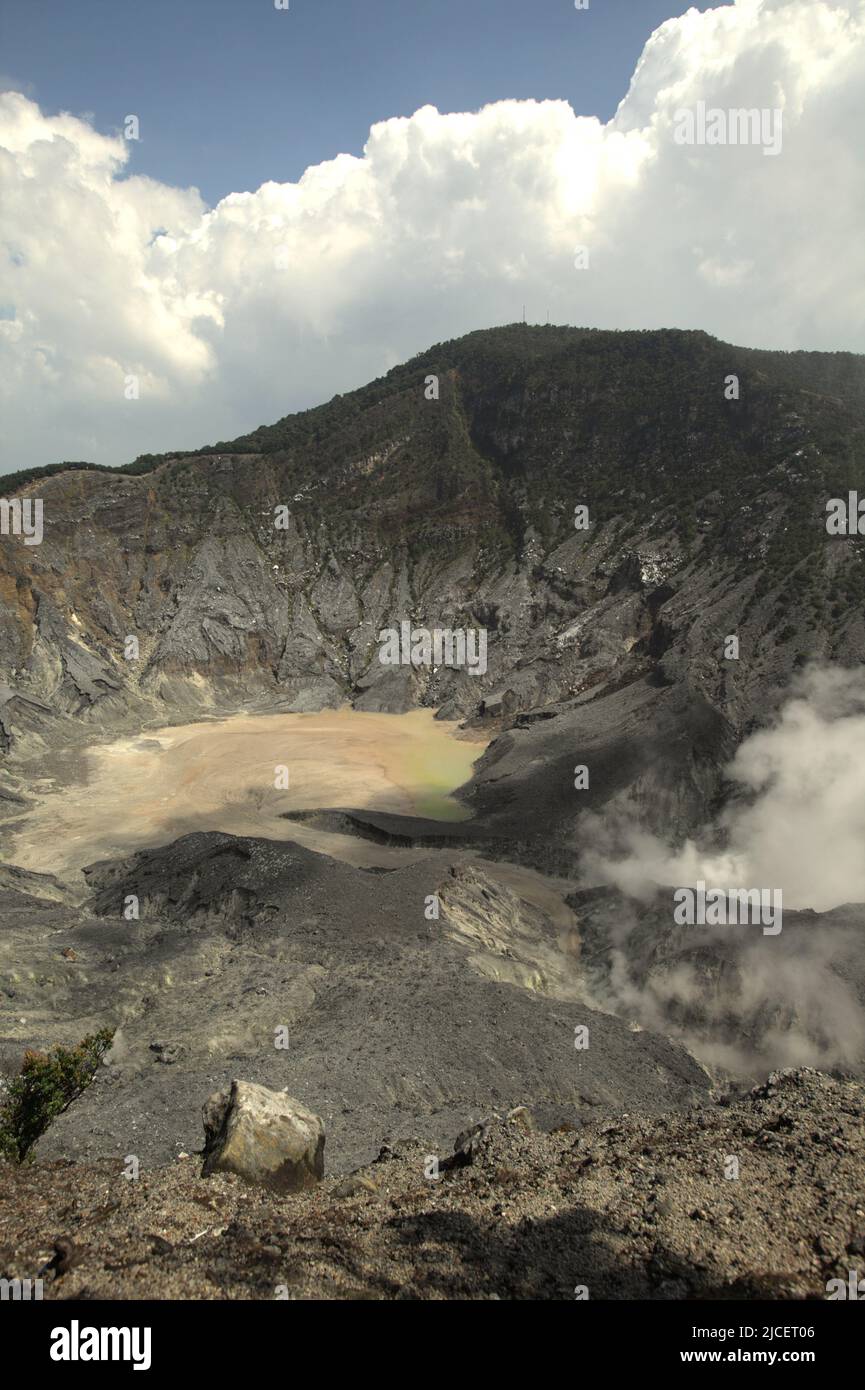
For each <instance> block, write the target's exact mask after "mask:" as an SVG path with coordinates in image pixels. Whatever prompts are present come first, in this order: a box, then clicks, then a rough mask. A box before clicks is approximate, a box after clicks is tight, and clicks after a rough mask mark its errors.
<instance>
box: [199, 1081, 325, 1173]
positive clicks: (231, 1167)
mask: <svg viewBox="0 0 865 1390" xmlns="http://www.w3.org/2000/svg"><path fill="white" fill-rule="evenodd" d="M202 1114H203V1118H204V1164H203V1167H202V1170H201V1176H202V1177H207V1176H208V1175H209V1174H210V1173H237V1174H238V1175H239V1176H240V1177H242V1178H245V1179H246V1181H247V1182H249V1183H254V1184H256V1185H258V1186H261V1187H268V1188H270V1189H271V1190H272V1191H274V1192H298V1191H300V1190H301V1189H302V1188H305V1187H314V1186H315V1184H316V1183H317V1182H320V1181H321V1179H322V1177H323V1176H324V1121H323V1120H322V1119H321V1118H320V1117H319V1116H318V1115H314V1114H313V1113H312V1111H311V1110H307V1109H306V1107H305V1106H303V1105H301V1103H300V1101H297V1100H293V1099H292V1097H291V1096H287V1095H285V1094H284V1093H283V1092H281V1091H270V1090H268V1089H267V1087H266V1086H256V1085H254V1084H253V1083H252V1082H250V1081H232V1083H231V1088H230V1090H228V1091H217V1092H215V1094H214V1095H212V1096H210V1098H209V1099H208V1100H207V1102H206V1103H205V1105H204V1107H203V1111H202Z"/></svg>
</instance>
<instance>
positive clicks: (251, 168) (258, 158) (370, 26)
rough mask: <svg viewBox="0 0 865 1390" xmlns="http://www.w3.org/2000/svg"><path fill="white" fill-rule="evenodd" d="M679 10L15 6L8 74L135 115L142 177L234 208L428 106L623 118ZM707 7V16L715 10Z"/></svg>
mask: <svg viewBox="0 0 865 1390" xmlns="http://www.w3.org/2000/svg"><path fill="white" fill-rule="evenodd" d="M687 8H688V6H687V4H686V3H681V2H680V3H679V4H676V0H590V3H589V8H588V10H586V11H584V12H582V13H576V12H575V9H574V5H573V0H290V4H289V10H288V11H287V12H286V11H280V12H278V13H275V12H274V6H273V0H143V3H125V4H123V3H118V0H75V3H74V4H69V3H68V0H38V3H34V0H0V77H2V79H3V82H2V85H4V86H5V85H12V86H13V87H15V88H17V89H18V90H23V91H25V92H26V93H27V94H28V95H30V96H32V97H33V98H34V99H35V100H37V101H38V102H39V104H40V106H41V107H42V110H43V111H45V112H46V113H50V114H56V113H57V112H59V111H70V112H73V113H74V114H76V115H81V114H85V113H88V114H90V115H92V119H93V124H94V125H95V127H96V129H97V130H100V131H102V132H103V133H105V134H109V133H113V132H117V131H119V130H122V128H123V120H124V117H125V116H127V115H128V114H130V113H137V114H138V116H139V118H140V120H141V127H142V128H141V139H140V141H139V143H138V144H136V145H135V147H134V149H133V150H132V158H131V161H130V169H129V172H134V173H138V174H149V175H150V177H151V178H156V179H160V180H162V181H163V182H164V183H170V184H176V185H179V186H181V187H187V186H189V185H193V186H195V187H197V188H198V189H199V190H200V191H201V194H202V196H203V197H204V199H205V200H206V201H207V202H208V203H209V204H210V205H211V206H213V205H214V204H215V203H217V202H218V201H219V199H220V198H223V197H225V196H226V194H228V193H239V192H244V191H250V192H252V191H254V190H255V189H256V188H258V187H259V185H260V184H262V183H265V182H267V180H269V179H273V180H275V181H277V182H285V181H287V180H296V179H298V178H300V176H301V174H302V173H303V171H304V169H306V168H307V167H308V166H309V165H311V164H319V163H321V161H322V160H325V159H332V158H333V157H334V155H337V154H354V155H360V154H361V153H362V151H363V146H364V142H365V141H366V138H367V136H368V134H369V130H370V127H371V126H372V125H373V124H374V123H375V122H376V121H381V120H387V119H388V118H389V117H391V116H411V115H412V114H413V113H414V112H415V111H417V110H418V108H419V107H421V106H425V105H427V104H432V105H434V106H437V107H438V109H439V110H440V111H475V110H477V109H478V108H479V107H481V106H484V105H486V104H487V103H488V102H491V101H500V100H503V99H505V98H508V97H513V98H529V97H534V98H536V99H540V98H543V97H559V98H563V99H564V100H566V101H570V102H571V104H572V105H573V106H574V108H575V109H576V110H579V111H580V113H581V114H583V115H595V116H599V117H601V118H602V119H603V120H608V119H609V118H610V117H611V116H612V115H613V113H614V112H615V109H616V107H617V105H618V103H619V101H620V100H621V98H622V96H623V94H624V91H625V89H626V87H627V84H628V80H629V78H630V76H631V73H632V72H633V70H634V66H635V64H636V61H637V59H638V58H639V56H640V53H641V51H642V48H643V45H644V43H645V42H646V39H647V38H648V37H649V35H650V34H651V33H652V31H653V29H656V28H657V26H658V25H659V24H661V23H663V21H664V20H665V19H669V18H670V16H671V15H676V14H681V13H682V12H683V11H684V10H686V9H687ZM700 8H703V9H705V8H708V6H707V5H702V6H700Z"/></svg>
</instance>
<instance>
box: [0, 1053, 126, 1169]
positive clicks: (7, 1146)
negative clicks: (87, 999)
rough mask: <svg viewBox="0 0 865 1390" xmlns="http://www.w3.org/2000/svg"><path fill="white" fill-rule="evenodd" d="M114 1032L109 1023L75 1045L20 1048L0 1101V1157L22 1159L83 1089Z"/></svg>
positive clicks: (93, 1074)
mask: <svg viewBox="0 0 865 1390" xmlns="http://www.w3.org/2000/svg"><path fill="white" fill-rule="evenodd" d="M113 1037H114V1030H113V1029H112V1028H101V1029H100V1030H99V1032H98V1033H92V1034H91V1035H90V1036H89V1037H86V1038H82V1040H81V1042H80V1043H78V1044H77V1046H76V1047H54V1048H52V1049H51V1051H50V1052H34V1051H32V1050H28V1051H27V1052H25V1053H24V1060H23V1062H22V1065H21V1071H20V1072H19V1074H18V1075H17V1076H16V1077H15V1080H14V1081H12V1082H11V1083H10V1085H9V1089H8V1092H7V1095H6V1098H5V1100H4V1101H3V1104H2V1105H0V1156H2V1157H3V1158H8V1159H11V1160H12V1161H13V1162H15V1163H23V1161H24V1159H25V1158H26V1157H27V1155H28V1153H29V1152H30V1150H31V1149H32V1148H33V1145H34V1144H35V1143H36V1141H37V1140H38V1139H39V1138H41V1136H42V1135H43V1134H44V1133H45V1131H46V1129H47V1128H48V1126H49V1125H50V1124H51V1123H52V1121H53V1120H55V1119H56V1118H57V1116H58V1115H61V1114H62V1113H63V1111H64V1110H68V1109H69V1106H70V1105H71V1104H72V1102H73V1101H74V1100H77V1099H78V1097H79V1096H80V1095H81V1094H82V1093H83V1092H84V1091H86V1090H87V1087H88V1086H89V1085H90V1083H91V1082H92V1080H93V1078H94V1076H95V1075H96V1069H97V1067H98V1066H99V1063H100V1062H101V1061H102V1058H103V1057H104V1056H105V1053H106V1052H107V1051H108V1049H109V1047H110V1046H111V1040H112V1038H113Z"/></svg>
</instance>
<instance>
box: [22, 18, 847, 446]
mask: <svg viewBox="0 0 865 1390" xmlns="http://www.w3.org/2000/svg"><path fill="white" fill-rule="evenodd" d="M698 102H704V103H705V104H706V106H707V107H710V108H719V109H721V110H729V109H734V108H735V109H739V108H757V109H769V110H772V111H775V110H778V111H781V112H782V113H783V145H782V149H781V151H780V153H779V154H778V156H777V157H774V158H766V157H765V156H764V155H763V153H762V150H761V149H760V148H759V147H758V146H749V145H736V146H734V145H725V146H717V145H716V146H709V145H681V144H678V143H676V140H675V138H674V132H675V127H676V113H677V112H678V111H680V110H682V109H690V108H694V107H696V105H697V103H698ZM863 128H865V0H831V2H830V0H738V3H737V4H735V5H727V6H723V7H721V8H719V9H715V10H711V11H708V12H706V13H702V14H701V13H699V12H697V11H695V10H691V11H688V13H687V14H685V15H683V16H682V17H681V18H678V19H673V20H669V21H668V22H667V23H665V24H664V25H662V26H661V28H660V29H658V30H657V31H656V33H655V34H653V35H652V36H651V38H650V39H649V41H648V43H647V44H646V47H645V50H644V52H643V54H642V56H641V58H640V61H639V63H638V65H637V69H636V71H635V73H634V76H633V78H632V81H631V85H630V88H629V90H628V92H627V94H626V95H625V96H624V98H623V100H622V102H621V104H620V106H619V108H618V111H617V112H616V115H615V117H614V118H613V119H612V120H611V121H610V122H609V123H607V124H602V123H601V122H600V121H598V120H597V119H596V118H594V117H591V118H588V117H583V116H580V115H579V114H577V113H575V112H574V111H573V110H572V108H571V107H570V106H569V105H568V103H567V102H563V101H538V102H535V101H503V102H498V103H495V104H493V105H490V106H487V107H484V108H483V109H482V110H480V111H478V112H474V113H463V114H440V113H439V112H438V111H437V110H435V109H434V108H433V107H429V106H428V107H424V108H423V109H421V110H420V111H417V112H416V113H415V114H414V115H413V116H412V117H410V118H399V119H393V120H388V121H383V122H381V123H379V124H378V125H376V126H374V127H373V129H372V130H371V132H370V135H369V139H368V141H367V144H366V146H365V149H364V154H363V157H362V158H355V157H352V156H348V155H338V156H337V157H336V158H334V159H332V160H329V161H327V162H325V163H323V164H320V165H318V166H316V167H314V168H310V169H308V170H307V171H306V172H305V174H304V175H303V176H302V178H301V179H300V180H299V181H298V182H297V183H294V184H291V183H289V184H277V183H267V184H264V185H263V186H262V187H261V188H259V189H258V190H257V191H256V192H254V193H242V194H232V195H231V196H229V197H227V198H225V199H223V200H222V202H220V203H219V204H218V206H217V207H216V208H214V209H208V208H207V207H206V206H205V205H204V204H203V202H202V200H201V198H200V196H199V195H198V193H197V191H196V190H194V189H185V190H184V189H177V188H172V187H168V186H166V185H164V184H161V183H159V182H156V181H154V180H152V179H148V178H142V177H136V176H134V175H133V176H130V174H129V168H128V162H129V146H128V144H127V143H126V142H125V141H124V140H123V139H121V138H109V137H106V136H104V135H101V134H99V133H98V132H97V131H95V130H94V129H93V128H92V126H91V125H89V124H88V122H87V121H86V120H83V119H79V118H76V117H74V116H70V115H60V116H45V115H43V114H42V113H41V112H40V110H39V108H38V106H37V105H36V104H35V103H34V102H33V101H32V100H30V99H29V98H28V97H26V96H24V95H22V94H20V93H15V92H9V93H6V94H4V95H0V208H2V211H0V409H2V413H3V419H4V431H3V435H4V451H3V456H2V467H4V468H6V469H14V468H19V467H25V466H29V465H34V464H40V463H47V462H52V461H54V460H57V459H62V458H66V459H76V458H86V459H92V460H95V461H96V462H100V463H123V462H127V461H129V460H130V459H131V458H133V457H134V456H135V455H136V454H138V453H141V452H150V451H154V450H161V449H165V448H169V447H178V448H179V447H192V446H194V445H196V444H200V443H205V442H210V441H213V440H215V439H217V438H230V437H232V436H234V435H236V434H239V433H242V432H243V431H245V430H248V429H250V428H254V427H255V426H256V425H258V424H260V423H263V422H266V421H269V420H272V419H275V418H277V417H279V416H280V415H283V414H285V413H287V412H288V411H289V410H294V409H298V408H303V407H305V406H307V405H311V404H314V403H317V402H318V401H321V400H325V399H327V398H328V397H329V396H330V395H332V394H333V393H334V392H336V391H344V390H347V389H350V388H351V387H352V386H356V385H360V384H362V383H363V382H365V381H367V380H369V379H370V378H371V377H374V376H376V375H378V374H380V373H381V372H383V371H385V370H387V368H388V367H389V366H391V365H392V364H393V363H394V362H396V361H400V360H403V359H404V358H405V357H407V356H410V355H411V354H412V353H414V352H416V351H419V350H421V349H423V348H424V347H426V346H428V345H429V344H430V343H431V342H435V341H440V340H442V339H445V338H448V337H453V336H457V335H459V334H460V333H463V332H468V331H470V330H471V329H474V328H478V327H485V326H487V325H490V324H495V323H507V322H512V321H514V320H515V319H518V318H519V317H520V316H521V314H522V306H523V304H525V305H526V306H527V316H528V318H529V320H530V321H544V320H545V319H546V318H547V316H549V318H550V320H551V321H552V322H554V323H565V322H570V323H576V324H588V325H595V326H599V327H609V328H647V327H659V326H668V327H669V326H673V327H683V328H704V329H706V330H707V331H709V332H711V333H714V334H716V335H717V336H719V337H722V338H726V339H728V340H731V341H734V342H738V343H743V344H748V345H752V346H765V347H781V348H800V347H801V348H823V349H828V350H833V349H839V348H846V349H852V350H861V349H862V348H863V340H862V324H863V322H865V242H863V239H862V236H861V228H862V225H863V222H865V189H863V176H862V167H863V166H862V157H861V131H862V129H863ZM577 246H585V247H586V248H587V249H588V252H589V266H588V269H576V268H575V265H574V258H575V248H576V247H577ZM130 375H135V376H137V377H138V378H139V382H140V394H139V399H138V400H127V399H126V398H125V394H124V383H125V381H126V378H127V377H128V376H130Z"/></svg>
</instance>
